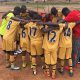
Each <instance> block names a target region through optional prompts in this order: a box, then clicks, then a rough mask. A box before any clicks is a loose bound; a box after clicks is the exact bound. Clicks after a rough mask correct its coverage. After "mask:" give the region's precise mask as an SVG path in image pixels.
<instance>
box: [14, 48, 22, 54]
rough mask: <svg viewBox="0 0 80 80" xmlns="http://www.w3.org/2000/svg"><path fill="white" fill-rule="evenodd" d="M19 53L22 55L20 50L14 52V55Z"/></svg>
mask: <svg viewBox="0 0 80 80" xmlns="http://www.w3.org/2000/svg"><path fill="white" fill-rule="evenodd" d="M20 53H22V50H21V49H18V50H17V51H15V52H14V55H18V54H20Z"/></svg>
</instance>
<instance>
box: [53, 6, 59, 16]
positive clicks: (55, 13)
mask: <svg viewBox="0 0 80 80" xmlns="http://www.w3.org/2000/svg"><path fill="white" fill-rule="evenodd" d="M51 14H52V15H54V16H56V15H57V14H58V10H57V9H56V8H55V7H52V8H51Z"/></svg>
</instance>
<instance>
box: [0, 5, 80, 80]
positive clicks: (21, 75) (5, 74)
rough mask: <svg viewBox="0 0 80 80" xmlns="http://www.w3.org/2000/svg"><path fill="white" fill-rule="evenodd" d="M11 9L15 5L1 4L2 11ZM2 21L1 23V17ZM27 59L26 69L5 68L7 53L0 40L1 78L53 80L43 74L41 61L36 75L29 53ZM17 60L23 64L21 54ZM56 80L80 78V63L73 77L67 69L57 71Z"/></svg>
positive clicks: (0, 9)
mask: <svg viewBox="0 0 80 80" xmlns="http://www.w3.org/2000/svg"><path fill="white" fill-rule="evenodd" d="M50 7H52V6H50ZM56 7H57V8H59V9H61V8H63V7H64V6H59V5H56ZM68 7H69V8H70V9H75V8H79V7H80V5H75V6H73V5H71V6H68ZM9 9H10V10H11V9H13V6H0V12H6V11H8V10H9ZM46 10H47V8H46ZM1 15H2V13H1V14H0V18H1ZM0 23H1V19H0ZM26 60H27V62H28V66H27V67H26V68H25V69H23V68H21V69H20V70H18V71H13V70H10V69H8V68H5V53H4V52H3V51H2V50H1V40H0V80H52V79H51V78H50V77H46V76H45V75H44V74H43V70H42V69H41V63H40V61H38V66H37V71H38V72H37V75H36V76H34V75H33V74H32V70H31V68H30V61H29V55H28V54H27V56H26ZM16 62H17V64H18V65H19V66H21V56H18V57H17V60H16ZM55 80H80V64H78V65H77V67H76V69H75V70H74V76H73V77H69V75H68V71H65V74H64V75H61V74H60V73H58V72H57V78H56V79H55Z"/></svg>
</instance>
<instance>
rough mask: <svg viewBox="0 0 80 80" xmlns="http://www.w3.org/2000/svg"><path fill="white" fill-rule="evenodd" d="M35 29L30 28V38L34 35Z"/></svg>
mask: <svg viewBox="0 0 80 80" xmlns="http://www.w3.org/2000/svg"><path fill="white" fill-rule="evenodd" d="M36 30H37V29H36V28H35V27H33V28H30V36H35V35H36Z"/></svg>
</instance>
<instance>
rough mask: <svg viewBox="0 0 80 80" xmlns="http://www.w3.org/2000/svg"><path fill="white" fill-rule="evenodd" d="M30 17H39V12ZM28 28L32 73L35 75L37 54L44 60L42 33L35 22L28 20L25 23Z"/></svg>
mask: <svg viewBox="0 0 80 80" xmlns="http://www.w3.org/2000/svg"><path fill="white" fill-rule="evenodd" d="M31 16H32V19H34V20H36V19H39V20H40V19H41V16H39V14H32V15H31ZM26 27H27V28H28V35H29V38H30V48H31V62H32V63H31V68H32V70H33V74H34V75H36V65H37V64H36V57H37V56H38V55H39V56H40V57H41V59H42V61H43V62H44V54H43V49H42V43H43V35H42V32H41V29H40V26H39V25H37V23H36V22H30V23H28V24H27V25H26Z"/></svg>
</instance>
